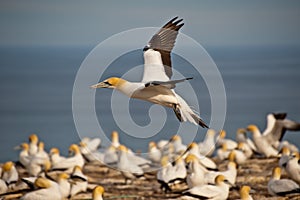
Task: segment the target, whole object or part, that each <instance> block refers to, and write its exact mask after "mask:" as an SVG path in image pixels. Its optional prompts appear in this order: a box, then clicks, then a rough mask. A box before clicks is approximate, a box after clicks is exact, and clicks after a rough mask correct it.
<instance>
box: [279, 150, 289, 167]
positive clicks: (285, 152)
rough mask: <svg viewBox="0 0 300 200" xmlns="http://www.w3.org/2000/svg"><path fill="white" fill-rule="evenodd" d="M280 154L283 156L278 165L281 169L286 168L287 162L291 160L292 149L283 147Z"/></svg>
mask: <svg viewBox="0 0 300 200" xmlns="http://www.w3.org/2000/svg"><path fill="white" fill-rule="evenodd" d="M279 153H281V156H280V159H279V161H278V165H279V166H280V167H283V168H285V167H286V165H287V162H288V161H289V160H290V154H291V152H290V149H289V148H288V147H283V148H282V149H281V151H280V152H279Z"/></svg>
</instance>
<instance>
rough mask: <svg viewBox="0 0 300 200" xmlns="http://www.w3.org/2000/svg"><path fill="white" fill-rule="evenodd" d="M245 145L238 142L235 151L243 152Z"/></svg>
mask: <svg viewBox="0 0 300 200" xmlns="http://www.w3.org/2000/svg"><path fill="white" fill-rule="evenodd" d="M245 145H246V144H245V143H244V142H239V143H238V146H237V149H239V150H243V149H244V148H245Z"/></svg>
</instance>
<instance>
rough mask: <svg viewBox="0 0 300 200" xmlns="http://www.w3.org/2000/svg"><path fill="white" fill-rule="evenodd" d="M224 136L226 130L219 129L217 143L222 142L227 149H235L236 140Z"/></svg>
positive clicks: (220, 143)
mask: <svg viewBox="0 0 300 200" xmlns="http://www.w3.org/2000/svg"><path fill="white" fill-rule="evenodd" d="M225 137H226V131H225V130H221V131H220V133H219V137H218V138H217V144H218V145H219V146H221V145H222V144H223V143H226V145H227V149H229V150H232V149H235V148H236V147H237V142H236V141H233V140H231V139H228V138H225Z"/></svg>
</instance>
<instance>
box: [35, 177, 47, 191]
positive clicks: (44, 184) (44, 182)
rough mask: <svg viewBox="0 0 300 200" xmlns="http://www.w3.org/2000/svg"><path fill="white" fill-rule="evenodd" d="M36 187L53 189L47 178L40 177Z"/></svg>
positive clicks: (36, 181)
mask: <svg viewBox="0 0 300 200" xmlns="http://www.w3.org/2000/svg"><path fill="white" fill-rule="evenodd" d="M34 185H35V186H36V187H38V188H49V187H51V182H50V181H49V180H48V179H46V178H42V177H39V178H37V179H36V180H35V182H34Z"/></svg>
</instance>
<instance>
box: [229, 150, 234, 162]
mask: <svg viewBox="0 0 300 200" xmlns="http://www.w3.org/2000/svg"><path fill="white" fill-rule="evenodd" d="M228 160H229V161H231V162H234V161H235V151H231V152H230V153H229V155H228Z"/></svg>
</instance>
